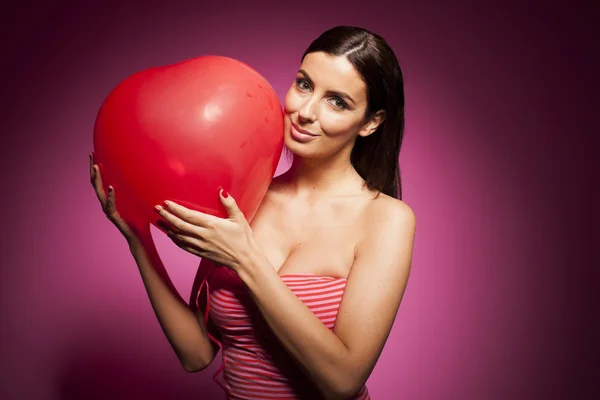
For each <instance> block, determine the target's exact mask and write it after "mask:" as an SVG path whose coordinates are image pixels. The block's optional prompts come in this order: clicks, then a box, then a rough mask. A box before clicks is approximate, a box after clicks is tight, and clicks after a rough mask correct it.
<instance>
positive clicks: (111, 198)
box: [106, 185, 117, 218]
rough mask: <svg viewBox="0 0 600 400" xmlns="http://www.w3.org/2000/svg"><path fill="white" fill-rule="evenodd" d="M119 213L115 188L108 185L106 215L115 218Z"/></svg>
mask: <svg viewBox="0 0 600 400" xmlns="http://www.w3.org/2000/svg"><path fill="white" fill-rule="evenodd" d="M116 214H117V205H116V202H115V188H113V187H112V185H108V196H107V197H106V215H107V216H109V217H110V218H114V217H115V215H116Z"/></svg>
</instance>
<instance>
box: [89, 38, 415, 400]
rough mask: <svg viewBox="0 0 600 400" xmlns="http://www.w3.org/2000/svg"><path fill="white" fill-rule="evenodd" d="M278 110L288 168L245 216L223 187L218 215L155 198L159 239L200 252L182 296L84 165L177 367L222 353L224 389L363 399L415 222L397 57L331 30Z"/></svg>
mask: <svg viewBox="0 0 600 400" xmlns="http://www.w3.org/2000/svg"><path fill="white" fill-rule="evenodd" d="M284 106H285V107H284V108H285V110H284V111H285V118H284V122H285V124H284V132H283V134H284V140H285V145H286V148H287V149H288V150H289V151H290V152H291V153H292V154H293V163H292V165H291V167H290V169H289V170H288V171H287V172H286V173H284V174H282V175H280V176H278V177H276V178H274V179H273V181H272V183H271V186H270V187H269V190H268V192H267V194H266V196H265V197H264V199H263V201H262V203H261V205H260V208H259V209H258V211H257V213H256V215H255V216H254V218H253V219H252V223H251V224H250V223H248V221H246V219H245V217H244V215H243V213H242V212H240V210H239V208H238V207H237V204H236V201H235V199H233V198H232V197H231V196H228V195H227V193H225V192H221V193H220V200H221V202H222V204H223V205H224V207H225V208H226V210H227V212H228V215H229V218H226V219H223V218H217V217H214V216H211V215H207V214H203V213H200V212H197V211H193V210H190V209H187V208H185V207H183V206H181V205H179V204H176V203H173V202H166V203H165V204H164V205H162V206H160V205H157V212H158V213H159V215H160V216H161V217H163V219H164V225H163V229H164V230H165V231H166V232H167V233H168V234H169V237H171V238H172V239H173V240H174V242H175V243H176V244H177V245H178V246H179V247H181V248H182V249H184V250H186V251H188V252H190V253H192V254H195V255H197V256H199V257H202V259H203V260H202V263H201V266H200V268H199V270H198V275H197V278H196V284H195V285H194V290H193V292H192V300H193V301H191V302H190V304H187V303H185V302H183V301H182V300H181V299H180V298H179V297H178V296H177V294H176V291H175V290H173V288H172V285H171V283H170V281H169V280H168V277H167V276H166V274H165V273H164V267H163V266H162V264H160V259H159V258H158V255H157V253H156V249H155V248H154V247H153V244H152V239H151V237H150V234H149V230H148V231H146V232H141V233H139V232H132V231H131V230H130V229H129V227H128V225H127V224H126V223H125V222H124V221H123V219H122V218H120V217H119V214H118V212H117V211H116V206H115V194H114V191H110V192H109V195H108V198H104V196H103V191H102V187H101V180H100V179H99V175H98V171H97V167H96V166H95V165H93V164H91V165H90V167H91V171H90V172H91V174H92V175H91V176H92V182H93V183H94V185H95V188H96V192H97V194H98V196H99V199H100V201H101V203H102V205H103V207H104V210H105V212H106V213H107V216H109V219H111V221H112V222H113V223H115V224H116V225H117V227H118V228H119V229H120V230H121V232H122V233H124V234H125V236H126V237H127V240H128V242H129V244H130V248H131V251H132V254H133V256H134V258H135V260H136V262H137V264H138V266H139V268H140V272H141V275H142V279H143V280H144V283H145V285H146V289H147V291H148V295H149V297H150V301H151V303H152V306H153V308H154V311H155V313H156V315H157V318H158V320H159V322H160V323H161V326H162V327H163V330H164V332H165V334H166V336H167V337H168V339H169V342H170V343H171V345H172V346H173V349H174V351H175V353H176V354H177V356H178V357H179V359H180V360H181V363H182V365H183V367H184V368H185V369H186V370H187V371H190V372H192V371H201V370H203V369H205V368H206V367H207V366H208V365H210V364H211V362H212V361H213V359H214V358H215V356H216V354H217V353H218V350H219V349H221V350H222V362H223V363H222V366H221V368H220V370H219V371H218V373H220V372H222V374H223V381H224V382H223V384H222V387H223V389H224V390H225V391H226V394H227V398H231V399H242V398H244V399H266V398H272V399H284V398H285V399H369V398H370V396H369V391H368V389H367V387H366V386H365V383H366V381H367V379H368V378H369V376H370V374H371V372H372V371H373V368H374V366H375V364H376V362H377V360H378V358H379V355H380V354H381V351H382V350H383V347H384V345H385V342H386V340H387V337H388V335H389V333H390V330H391V328H392V325H393V322H394V319H395V317H396V313H397V311H398V307H399V306H400V302H401V300H402V297H403V294H404V291H405V288H406V284H407V282H408V277H409V272H410V266H411V259H412V251H413V242H414V236H415V225H416V223H415V216H414V213H413V212H412V210H411V208H410V207H409V206H408V205H407V204H406V203H404V202H403V201H401V200H400V199H401V186H400V179H399V169H398V155H399V151H400V145H401V143H402V137H403V130H404V94H403V82H402V74H401V71H400V67H399V65H398V61H397V60H396V57H395V55H394V53H393V51H392V50H391V49H390V48H389V46H388V45H387V43H386V42H385V40H384V39H383V38H381V37H380V36H378V35H376V34H374V33H372V32H369V31H367V30H365V29H362V28H357V27H347V26H339V27H336V28H333V29H330V30H328V31H327V32H324V33H323V34H322V35H321V36H319V37H318V38H317V39H316V40H315V41H314V42H313V43H312V44H311V45H310V46H309V48H308V50H307V51H306V52H305V54H304V55H303V57H302V62H301V66H300V68H299V70H298V74H297V76H296V79H295V80H294V82H293V83H292V85H291V87H290V89H289V91H288V93H287V95H286V97H285V104H284ZM217 382H218V383H221V382H219V381H217Z"/></svg>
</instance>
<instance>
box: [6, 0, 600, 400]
mask: <svg viewBox="0 0 600 400" xmlns="http://www.w3.org/2000/svg"><path fill="white" fill-rule="evenodd" d="M49 3H50V2H37V3H34V2H32V1H28V2H23V3H21V4H22V5H20V6H13V8H12V9H10V10H9V9H4V10H3V12H2V14H3V16H2V20H3V22H2V35H1V37H2V56H3V57H2V58H3V61H2V67H1V68H2V76H3V78H4V79H3V87H2V96H1V103H0V106H1V109H2V119H1V122H0V123H1V124H2V126H1V128H2V129H1V132H2V135H3V136H4V139H3V142H2V157H1V160H0V162H1V163H2V171H3V173H2V181H1V183H2V194H3V196H2V197H3V206H4V218H3V220H4V221H5V229H3V230H2V233H1V234H2V242H1V243H2V252H1V253H0V254H1V257H2V259H1V264H0V265H1V275H0V282H1V291H0V295H1V301H2V308H1V312H2V315H1V321H2V330H1V332H2V333H1V339H2V342H1V343H2V348H1V354H2V355H1V358H0V362H1V363H2V365H1V368H2V370H1V374H0V376H1V379H2V390H1V392H0V397H1V398H2V399H132V398H144V399H146V400H149V399H223V398H224V396H223V393H222V390H221V389H220V388H219V387H218V386H217V385H216V384H215V383H214V382H213V381H212V374H213V372H214V371H215V370H216V369H217V368H218V366H219V365H220V355H219V359H218V360H217V361H216V362H215V363H213V365H211V367H210V368H209V369H208V370H205V371H203V372H201V373H198V374H188V373H186V372H185V371H184V370H183V368H182V367H181V366H180V364H179V362H178V360H177V358H176V357H175V355H174V353H173V352H172V350H171V347H170V345H169V343H168V342H167V340H166V338H165V337H164V335H163V333H162V331H161V329H160V327H159V325H158V322H157V321H156V318H155V316H154V313H153V311H152V309H151V306H150V303H149V301H148V298H147V295H146V292H145V289H144V287H143V284H142V281H141V279H140V276H139V272H138V271H137V268H136V265H135V263H134V260H133V257H132V256H131V255H130V253H129V251H128V248H127V245H126V243H125V240H124V239H123V238H122V236H120V234H119V233H118V231H117V230H116V229H115V228H114V226H112V225H111V224H110V223H109V222H108V220H107V219H106V218H105V216H104V214H103V213H102V211H101V208H100V206H99V204H98V202H97V199H96V197H95V195H94V193H93V190H92V188H91V187H90V184H89V180H88V179H89V171H88V153H89V152H90V151H91V150H92V128H93V123H94V119H95V116H96V113H97V111H98V108H99V106H100V104H101V103H102V101H103V100H104V98H105V97H106V96H107V94H108V93H109V92H110V91H111V90H112V89H113V88H114V87H115V85H116V84H118V83H119V82H120V81H121V80H122V79H124V78H125V77H127V76H128V75H130V74H132V73H134V72H137V71H139V70H141V69H145V68H148V67H151V66H157V65H165V64H171V63H174V62H177V61H180V60H183V59H186V58H189V57H193V56H197V55H203V54H220V55H225V56H230V57H234V58H237V59H239V60H241V61H244V62H246V63H248V64H250V65H251V66H252V67H253V68H255V69H256V70H257V71H259V72H260V73H261V74H263V76H265V78H266V79H267V80H269V81H270V82H271V83H272V85H273V86H274V88H275V89H276V91H277V93H278V94H279V96H280V98H283V96H284V94H285V92H286V91H287V89H288V87H289V85H290V84H291V82H292V80H293V78H294V74H295V72H296V70H297V68H298V66H299V61H300V56H301V54H302V52H303V51H304V49H305V48H306V47H307V46H308V44H309V43H310V41H312V40H313V39H314V38H316V37H317V36H318V34H320V33H321V32H322V31H324V30H325V29H327V28H329V27H332V26H334V25H338V24H348V25H359V26H363V27H366V28H368V29H372V30H373V31H375V32H376V33H379V34H381V35H383V36H384V37H385V38H386V39H387V40H388V42H389V43H390V45H391V46H392V47H393V49H394V51H395V52H396V54H397V56H398V58H399V59H400V62H401V66H402V68H403V71H404V74H405V80H406V87H405V88H406V98H407V127H406V136H405V142H404V145H403V149H402V153H401V157H400V161H401V168H402V174H403V184H404V201H406V202H407V203H408V204H409V205H410V206H411V207H412V208H413V210H414V211H415V213H416V215H417V220H418V228H417V237H416V242H415V252H414V259H413V267H412V273H411V277H410V281H409V285H408V288H407V292H406V295H405V297H404V301H403V303H402V306H401V308H400V311H399V314H398V318H397V320H396V323H395V326H394V328H393V330H392V333H391V335H390V337H389V340H388V342H387V344H386V347H385V349H384V351H383V354H382V355H381V358H380V360H379V362H378V364H377V366H376V368H375V370H374V371H373V374H372V375H371V377H370V379H369V381H368V382H367V385H368V387H369V390H370V392H371V394H372V398H373V399H374V400H375V399H377V400H383V399H542V398H544V399H546V398H552V399H555V398H556V399H558V398H560V399H584V398H592V397H593V396H592V393H593V392H596V394H598V392H600V391H599V390H598V389H599V386H600V382H599V381H600V362H599V358H600V352H599V351H598V349H599V346H598V339H599V338H600V335H599V330H598V319H599V317H598V315H599V311H598V307H597V305H598V302H599V301H600V299H599V297H598V295H597V293H598V291H597V290H598V275H597V271H594V270H593V267H596V268H597V267H598V265H599V263H598V259H597V258H596V261H595V263H592V254H591V245H592V239H593V236H592V235H591V233H592V224H591V223H592V204H594V205H595V204H597V203H594V202H593V201H592V199H591V195H592V194H594V193H592V185H591V183H592V182H596V184H595V185H594V186H595V187H596V188H597V183H598V180H597V179H596V180H595V181H592V180H591V179H592V178H591V173H592V171H591V169H592V155H593V154H595V155H596V156H597V148H593V146H592V135H591V133H595V134H597V133H598V129H597V128H596V129H594V127H593V126H592V123H593V122H592V120H591V119H592V110H594V111H596V113H595V114H596V115H597V109H598V108H597V107H598V106H597V101H596V99H597V93H598V90H597V88H598V86H595V90H593V88H594V86H593V82H592V78H591V74H590V71H595V73H596V74H597V71H598V70H599V69H598V67H599V66H598V63H597V60H596V59H594V58H593V57H592V51H593V50H596V51H597V42H595V41H593V37H598V34H600V32H598V29H597V25H598V22H597V21H598V18H597V17H598V15H599V13H598V6H597V5H596V6H593V7H592V6H587V5H586V4H585V3H583V2H581V3H579V4H577V3H573V2H571V3H570V5H569V6H567V2H562V3H558V2H542V1H539V2H535V1H529V2H521V1H513V0H510V1H502V2H489V3H487V4H482V3H484V2H478V1H452V2H423V1H420V2H411V3H410V4H409V3H408V2H398V3H396V4H392V3H391V2H390V4H386V3H384V2H380V1H373V0H371V1H360V2H359V1H349V0H347V1H344V2H339V3H333V4H330V3H327V2H324V1H309V0H305V1H302V2H298V3H287V2H284V1H269V2H260V3H256V4H254V5H244V3H242V2H239V3H238V4H233V3H231V2H228V1H223V0H221V1H217V2H215V3H212V2H210V3H202V2H199V1H194V2H188V3H179V2H175V1H168V2H165V4H164V5H162V4H161V5H145V6H139V5H134V4H129V5H128V4H125V5H124V4H117V2H105V3H104V4H103V5H100V4H95V5H94V4H92V3H91V2H90V3H89V4H86V5H82V3H83V2H64V1H63V2H54V3H59V4H53V5H51V4H49ZM97 3H100V2H97ZM147 3H148V4H150V3H149V2H147ZM257 4H260V6H259V5H257ZM590 4H592V3H591V2H590ZM593 23H594V26H593V25H592V24H593ZM594 30H595V31H596V32H594ZM285 162H286V161H285V159H283V160H282V163H281V164H280V167H279V169H278V173H280V172H282V171H284V170H285V169H286V168H287V167H288V165H287V164H285ZM594 232H596V236H595V239H596V242H597V239H598V236H597V229H595V230H594ZM154 233H155V238H156V241H157V246H158V248H159V251H160V253H161V255H162V257H163V261H164V262H165V264H166V265H167V267H168V269H169V271H170V274H171V276H172V279H173V281H174V283H175V285H176V286H177V288H178V290H180V293H181V294H182V296H183V297H184V298H186V299H187V298H188V296H189V291H190V289H191V285H192V281H193V277H194V274H195V271H196V267H197V264H198V259H197V258H196V257H195V256H192V255H191V254H188V253H185V252H183V251H182V250H180V249H179V248H177V247H176V246H175V245H174V244H173V243H172V242H171V241H170V240H169V239H168V238H166V236H163V235H162V234H161V233H160V232H159V231H157V230H154ZM596 254H597V253H596ZM596 257H597V256H596ZM593 274H596V275H595V276H594V275H593Z"/></svg>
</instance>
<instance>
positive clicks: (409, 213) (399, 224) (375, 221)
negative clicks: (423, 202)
mask: <svg viewBox="0 0 600 400" xmlns="http://www.w3.org/2000/svg"><path fill="white" fill-rule="evenodd" d="M364 223H365V227H366V228H367V229H366V230H365V231H366V232H368V233H369V235H367V236H373V234H376V235H377V234H385V235H393V236H396V237H399V236H406V235H408V236H411V235H414V231H415V229H416V215H415V213H414V211H413V210H412V208H411V207H410V206H409V205H408V204H406V203H405V202H404V201H402V200H399V199H395V198H393V197H391V196H388V195H386V194H384V193H380V194H379V196H378V197H377V198H376V199H373V200H372V201H371V202H370V203H369V206H368V207H367V208H366V210H365V214H364Z"/></svg>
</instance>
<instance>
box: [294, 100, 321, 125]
mask: <svg viewBox="0 0 600 400" xmlns="http://www.w3.org/2000/svg"><path fill="white" fill-rule="evenodd" d="M315 106H316V104H315V102H314V101H313V99H312V98H310V99H308V100H306V101H305V102H304V104H302V107H300V109H298V117H299V118H300V119H302V120H303V121H309V122H314V121H315V120H316V119H317V114H316V110H315Z"/></svg>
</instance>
